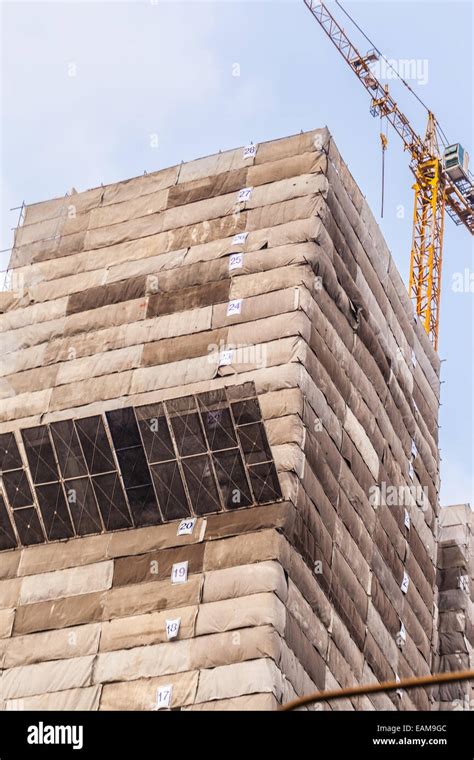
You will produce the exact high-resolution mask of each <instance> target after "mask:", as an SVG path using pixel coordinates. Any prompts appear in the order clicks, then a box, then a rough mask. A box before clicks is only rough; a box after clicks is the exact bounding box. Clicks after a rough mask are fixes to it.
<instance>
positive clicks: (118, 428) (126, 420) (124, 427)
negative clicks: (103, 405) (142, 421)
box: [105, 406, 142, 451]
mask: <svg viewBox="0 0 474 760" xmlns="http://www.w3.org/2000/svg"><path fill="white" fill-rule="evenodd" d="M105 416H106V417H107V422H108V425H109V429H110V434H111V436H112V440H113V442H114V446H115V448H116V450H117V451H118V450H119V449H127V448H129V447H131V446H141V443H142V442H141V440H140V433H139V431H138V425H137V421H136V419H135V413H134V411H133V407H132V406H127V407H125V408H124V409H115V410H114V411H112V412H106V413H105Z"/></svg>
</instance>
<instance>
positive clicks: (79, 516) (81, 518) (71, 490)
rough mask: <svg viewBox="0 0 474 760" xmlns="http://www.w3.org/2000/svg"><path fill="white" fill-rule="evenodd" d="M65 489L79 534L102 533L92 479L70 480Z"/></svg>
mask: <svg viewBox="0 0 474 760" xmlns="http://www.w3.org/2000/svg"><path fill="white" fill-rule="evenodd" d="M65 490H66V500H67V503H68V505H69V511H70V512H71V516H72V521H73V523H74V527H75V529H76V533H77V534H78V535H79V536H86V535H89V534H90V533H100V532H101V531H102V523H101V520H100V515H99V509H98V507H97V502H96V499H95V494H94V489H93V487H92V481H91V479H90V478H78V479H77V480H68V482H67V483H66V484H65Z"/></svg>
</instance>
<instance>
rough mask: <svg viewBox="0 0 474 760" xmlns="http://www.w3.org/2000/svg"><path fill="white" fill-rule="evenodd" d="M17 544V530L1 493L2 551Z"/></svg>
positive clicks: (0, 535)
mask: <svg viewBox="0 0 474 760" xmlns="http://www.w3.org/2000/svg"><path fill="white" fill-rule="evenodd" d="M16 545H17V541H16V536H15V531H14V530H13V527H12V524H11V520H10V516H9V514H8V510H7V507H6V504H5V501H4V498H3V496H2V494H1V493H0V551H4V550H5V549H13V548H14V547H15V546H16Z"/></svg>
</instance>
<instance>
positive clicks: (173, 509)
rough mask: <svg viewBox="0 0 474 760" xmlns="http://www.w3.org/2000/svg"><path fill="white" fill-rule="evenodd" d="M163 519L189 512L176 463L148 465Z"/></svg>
mask: <svg viewBox="0 0 474 760" xmlns="http://www.w3.org/2000/svg"><path fill="white" fill-rule="evenodd" d="M150 470H151V474H152V478H153V483H154V486H155V491H156V495H157V496H158V502H159V504H160V509H161V514H162V515H163V520H177V519H178V518H179V517H189V515H190V514H191V512H190V510H189V507H188V500H187V498H186V494H185V492H184V487H183V481H182V480H181V473H180V471H179V468H178V463H177V462H176V461H174V462H165V463H163V464H154V465H152V466H151V467H150Z"/></svg>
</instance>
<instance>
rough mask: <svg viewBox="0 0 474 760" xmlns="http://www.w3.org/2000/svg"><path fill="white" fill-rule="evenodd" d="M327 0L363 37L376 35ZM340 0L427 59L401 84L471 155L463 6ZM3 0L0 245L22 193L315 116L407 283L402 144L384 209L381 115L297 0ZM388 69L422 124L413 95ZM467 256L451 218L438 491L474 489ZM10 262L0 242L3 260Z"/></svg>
mask: <svg viewBox="0 0 474 760" xmlns="http://www.w3.org/2000/svg"><path fill="white" fill-rule="evenodd" d="M329 5H330V8H331V9H332V10H333V12H334V14H335V15H336V16H337V17H338V19H340V20H341V21H342V25H343V26H344V27H345V28H346V29H347V31H350V33H351V36H352V37H353V39H354V42H355V43H356V44H357V46H358V47H359V49H360V50H361V52H366V50H367V49H368V48H369V47H370V45H369V44H368V43H367V42H365V41H364V40H363V39H361V37H360V34H359V33H358V32H357V30H352V29H351V28H350V23H349V21H348V20H347V19H346V18H345V17H344V16H343V14H342V13H341V11H340V9H338V8H337V7H336V6H335V5H334V3H332V2H331V3H330V4H329ZM343 5H344V7H345V8H346V9H347V10H348V11H349V12H350V13H351V15H353V16H354V17H355V18H356V20H357V21H358V23H359V24H360V25H361V26H362V28H363V29H364V30H365V32H366V33H367V35H368V36H369V37H370V38H371V39H372V40H373V41H374V42H375V44H376V45H377V47H379V48H380V49H381V50H382V52H383V53H384V54H385V55H387V56H388V57H390V58H394V59H397V60H398V59H416V60H418V61H421V62H424V61H427V64H424V63H422V64H420V65H427V67H428V68H427V73H428V78H427V82H426V83H425V84H419V85H417V84H416V83H413V82H411V84H412V85H413V86H414V87H415V88H416V90H417V92H418V94H419V95H420V96H421V97H422V99H423V100H424V101H425V102H426V103H427V104H428V105H429V106H430V107H431V108H432V110H433V111H434V112H435V114H436V115H437V117H438V119H439V121H440V122H441V124H442V126H443V129H444V130H445V132H446V134H447V136H448V138H449V140H450V141H451V142H458V141H459V142H462V143H464V144H465V147H466V148H467V150H471V153H472V154H473V156H474V140H473V107H472V106H473V102H472V92H473V82H472V71H473V60H472V52H473V46H472V31H473V29H472V26H473V6H472V3H471V2H467V1H466V2H436V1H433V0H430V1H429V2H428V1H427V2H411V1H409V0H398V1H397V2H393V1H389V0H378V2H364V1H358V2H347V3H343ZM0 10H1V33H2V50H3V53H2V61H1V64H2V65H1V99H0V102H1V116H2V123H3V129H2V134H1V185H2V195H1V200H0V209H1V244H0V248H1V249H5V248H8V247H10V246H11V245H12V234H13V233H12V232H11V231H10V228H11V227H13V226H15V224H16V221H17V213H18V212H9V211H8V209H10V208H11V207H12V206H18V205H19V204H21V202H22V201H23V200H24V201H25V202H27V203H31V202H35V201H38V200H44V199H47V198H52V197H57V196H60V195H63V194H64V193H65V192H66V191H68V190H70V188H71V187H72V186H74V187H75V188H76V189H77V190H84V189H86V188H88V187H94V186H97V185H99V184H100V183H101V182H102V183H104V184H106V183H109V182H114V181H116V180H120V179H125V178H127V177H131V176H136V175H139V174H141V173H142V172H143V171H144V170H147V171H154V170H157V169H159V168H162V167H165V166H168V165H172V164H175V163H177V162H179V161H181V160H189V159H192V158H196V157H198V156H203V155H207V154H209V153H214V152H216V150H219V149H222V150H225V149H227V148H232V147H235V146H238V145H242V144H245V143H248V142H250V141H253V142H258V141H263V140H269V139H272V138H276V137H281V136H284V135H287V134H293V133H295V132H299V130H300V129H303V130H306V129H313V128H316V127H320V126H323V125H327V126H328V127H329V129H330V130H331V132H332V134H333V136H334V138H335V140H336V143H337V145H338V148H339V150H340V152H341V153H342V155H343V157H344V159H345V160H346V162H347V163H348V165H349V168H350V170H351V172H352V173H353V175H354V177H355V179H356V180H357V182H358V184H359V186H360V187H361V189H362V191H363V192H364V194H365V195H366V197H367V199H368V201H369V203H370V205H371V207H372V209H373V211H374V213H375V214H376V215H377V218H378V220H379V223H380V226H381V228H382V230H383V233H384V235H385V238H386V240H387V242H388V245H389V247H390V249H391V251H392V255H393V256H394V258H395V261H396V262H397V266H398V268H399V270H400V272H401V274H402V276H403V278H404V279H405V281H407V278H408V267H409V251H410V242H411V216H412V205H413V201H412V190H411V185H412V182H413V180H412V176H411V174H410V172H409V169H408V160H407V155H406V154H404V153H403V151H402V147H401V144H400V141H399V139H398V137H397V136H396V135H395V133H393V134H392V133H390V132H389V147H388V152H387V157H386V185H385V214H384V219H382V220H380V219H379V215H378V210H379V208H380V165H381V156H380V140H379V131H380V129H379V127H380V125H379V121H378V120H376V119H373V118H372V117H371V116H370V114H369V111H368V109H369V98H368V95H367V93H366V92H365V90H364V88H363V87H362V85H361V84H360V83H359V82H358V81H357V79H356V78H355V76H354V75H353V74H352V72H351V71H350V70H349V68H348V66H347V65H346V64H345V63H344V61H343V60H342V58H341V57H340V56H339V54H338V53H337V51H336V50H335V48H334V47H333V46H332V44H331V42H330V41H329V39H328V38H327V37H326V35H325V34H324V33H323V32H322V30H321V28H320V27H319V25H318V24H317V23H316V21H315V20H314V19H313V18H312V16H311V14H310V13H309V11H308V10H307V9H306V7H305V6H304V4H303V0H267V1H266V2H254V1H253V0H239V2H227V0H214V1H213V2H201V1H200V0H192V1H191V2H181V0H172V1H166V2H150V0H145V1H144V2H138V1H137V2H112V1H105V2H101V3H97V2H89V1H88V0H82V2H68V1H67V0H66V1H56V2H54V1H53V2H48V3H45V2H41V1H40V2H22V0H16V2H2V4H1V8H0ZM235 64H238V65H239V67H240V75H239V76H234V74H235V73H236V66H235ZM71 74H72V75H71ZM389 84H390V86H391V88H392V91H393V92H394V94H395V96H396V98H397V100H398V102H399V103H400V105H401V106H402V108H404V109H405V112H406V113H407V115H408V116H409V118H410V119H411V121H412V123H413V125H414V126H415V127H416V128H417V129H418V130H419V131H423V130H424V125H425V112H424V111H423V109H422V108H421V107H420V106H419V105H418V103H417V102H416V101H415V99H414V98H413V97H411V96H409V94H408V93H407V92H406V91H404V90H403V88H401V87H400V86H397V84H396V83H392V82H389ZM156 143H158V145H156ZM473 163H474V158H473ZM400 207H403V209H404V211H405V216H404V218H399V217H400V214H399V213H397V212H399V209H400ZM472 253H473V247H472V239H471V237H470V236H469V234H468V233H467V231H466V230H464V228H456V227H455V226H454V224H453V223H452V222H451V220H449V219H447V221H446V228H445V246H444V262H443V292H442V304H441V332H440V346H439V351H440V356H441V358H442V359H443V365H442V368H443V369H442V380H443V385H442V398H441V400H442V407H441V414H440V424H441V430H440V442H441V456H442V464H441V476H442V503H443V504H450V503H458V502H467V501H471V502H472V503H474V487H473V478H472V471H473V466H472V465H473V445H472V421H473V420H472V416H473V415H472V410H473V392H472V388H473V384H472V379H473V377H472V376H473V360H472V355H473V354H472V348H473V341H472V334H473V329H472V325H473V319H472V316H473V298H474V294H473V293H470V292H456V290H455V289H453V287H452V283H453V275H455V274H456V273H458V272H464V270H465V269H467V270H468V274H469V273H471V272H472V271H473V270H472ZM7 260H8V255H7V254H0V269H5V267H6V264H7ZM473 288H474V285H473Z"/></svg>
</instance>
